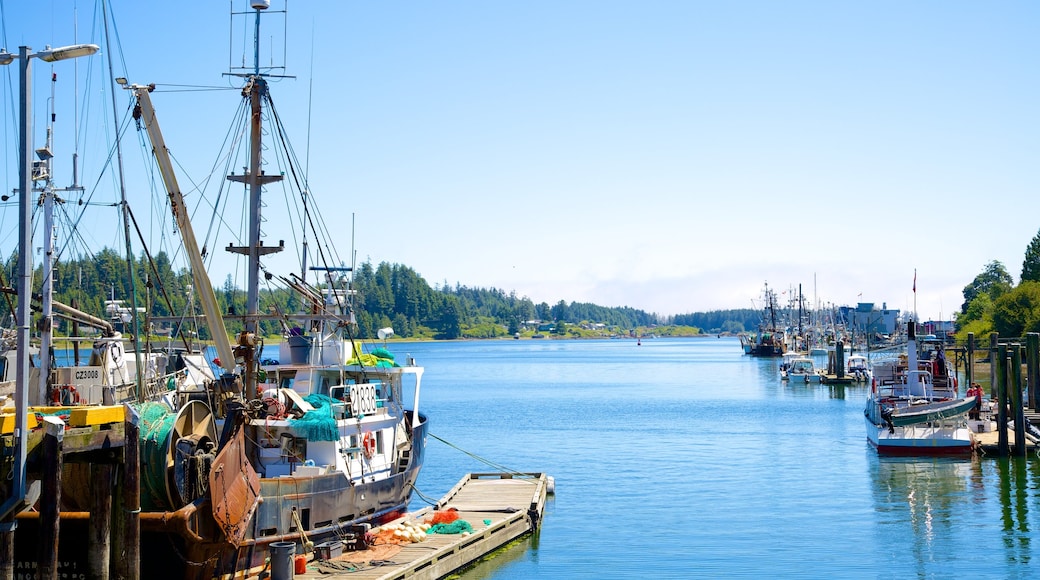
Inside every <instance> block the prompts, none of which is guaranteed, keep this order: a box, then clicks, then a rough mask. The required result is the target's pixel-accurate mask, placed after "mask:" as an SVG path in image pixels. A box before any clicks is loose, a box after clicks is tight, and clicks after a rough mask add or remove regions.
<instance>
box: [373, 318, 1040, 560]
mask: <svg viewBox="0 0 1040 580" xmlns="http://www.w3.org/2000/svg"><path fill="white" fill-rule="evenodd" d="M389 346H390V349H391V350H392V351H393V352H394V353H395V354H396V355H397V356H398V357H402V356H405V355H410V356H413V357H415V359H416V360H417V362H418V363H419V364H422V365H424V366H425V367H426V376H425V377H424V381H423V393H422V394H423V397H422V407H423V408H424V410H425V412H426V413H428V414H429V416H430V421H431V423H430V432H431V434H432V435H434V436H436V438H434V437H431V439H430V441H429V444H428V455H427V461H426V465H425V467H424V470H423V472H422V474H421V475H420V478H419V481H418V483H417V488H418V490H419V491H420V492H421V494H422V495H423V496H426V497H429V498H431V499H436V498H439V497H440V496H441V495H443V494H444V493H445V492H446V491H447V490H448V489H449V488H450V487H451V486H453V485H454V484H455V483H456V482H457V481H458V480H459V479H460V478H461V477H462V475H464V474H465V473H468V472H482V471H497V470H500V469H509V470H516V471H544V472H546V473H548V474H550V475H552V476H553V477H554V478H555V480H556V495H555V497H552V498H550V500H549V503H548V504H547V506H546V512H545V518H544V520H543V523H542V527H541V530H540V531H539V533H538V534H537V535H535V536H533V537H530V538H528V539H526V540H524V541H522V542H521V543H519V544H518V545H515V546H513V547H511V548H509V549H506V550H504V551H501V552H499V553H497V554H495V555H494V557H492V558H489V559H488V560H487V561H485V562H483V563H481V564H479V565H477V566H475V567H474V568H472V569H470V570H469V571H467V572H466V573H464V574H463V575H462V577H463V578H469V579H473V578H495V579H507V578H525V579H526V578H604V577H610V578H690V577H719V576H727V577H811V578H820V577H847V578H852V577H860V578H908V577H918V578H944V577H964V578H1015V577H1026V576H1029V575H1030V574H1029V572H1031V571H1035V570H1036V567H1037V564H1038V563H1034V562H1033V561H1032V560H1033V558H1034V556H1040V491H1038V490H1040V460H1038V459H1037V458H1035V457H1033V458H1031V459H1029V460H1025V461H1022V460H1018V461H1015V460H1012V461H1006V460H997V459H994V458H981V459H979V458H976V459H957V460H951V459H887V458H879V457H878V456H877V455H876V453H875V452H874V451H873V450H872V449H871V448H870V447H869V445H868V444H867V441H866V432H865V427H864V421H863V407H864V403H865V399H866V396H867V391H868V390H869V386H851V387H850V386H844V387H842V386H827V385H805V384H797V383H795V384H790V385H788V384H784V383H783V382H781V381H780V380H779V378H778V372H777V365H778V361H777V360H775V359H755V358H751V357H748V356H746V355H744V354H743V353H742V350H741V348H740V346H739V343H738V342H737V340H736V339H728V338H721V339H717V338H698V339H651V340H643V341H642V343H641V344H638V345H637V343H636V341H634V340H573V341H572V340H519V341H515V340H503V341H472V342H452V343H442V342H434V343H400V342H398V343H392V344H390V345H389ZM437 438H439V439H437ZM441 440H443V441H441ZM485 461H486V462H491V463H492V464H491V465H489V464H488V463H486V462H485ZM424 505H425V503H424V502H423V501H422V498H421V497H417V498H416V499H415V500H414V502H413V506H412V507H413V508H414V509H419V508H421V507H423V506H424ZM518 507H520V506H518ZM1034 541H1035V542H1037V545H1036V546H1034V545H1033V542H1034Z"/></svg>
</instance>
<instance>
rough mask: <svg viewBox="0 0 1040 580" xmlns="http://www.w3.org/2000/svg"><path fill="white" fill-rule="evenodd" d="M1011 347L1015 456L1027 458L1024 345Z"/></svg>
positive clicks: (1010, 383)
mask: <svg viewBox="0 0 1040 580" xmlns="http://www.w3.org/2000/svg"><path fill="white" fill-rule="evenodd" d="M1011 346H1012V348H1011V376H1010V377H1008V385H1009V386H1010V387H1011V388H1010V391H1011V396H1010V397H1009V398H1010V400H1011V416H1012V417H1014V421H1015V455H1016V456H1018V457H1025V456H1026V414H1025V409H1024V405H1023V403H1022V348H1021V346H1022V345H1020V344H1013V345H1011Z"/></svg>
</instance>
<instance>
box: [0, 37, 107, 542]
mask: <svg viewBox="0 0 1040 580" xmlns="http://www.w3.org/2000/svg"><path fill="white" fill-rule="evenodd" d="M30 50H32V49H31V48H30V47H28V46H22V47H19V48H18V54H17V55H14V54H11V53H9V52H7V49H0V65H7V64H11V63H12V62H14V59H15V58H17V59H18V60H19V82H20V88H21V107H20V109H19V118H18V121H19V126H20V129H21V131H20V133H19V137H20V139H21V142H20V143H19V146H18V183H19V194H20V195H19V197H18V240H19V242H18V243H19V247H18V248H19V249H18V288H17V291H18V312H17V317H18V328H17V348H18V359H17V366H16V373H15V395H14V403H15V422H14V431H15V433H14V434H15V437H14V442H15V451H14V474H13V475H14V481H13V486H12V488H11V496H10V497H9V498H6V499H5V500H4V503H3V505H2V506H0V531H10V530H14V526H15V520H14V518H13V517H11V518H10V522H8V521H7V520H8V516H9V515H12V514H17V513H18V512H19V511H21V510H22V509H23V507H24V506H23V505H22V504H23V500H25V497H26V481H25V456H26V449H25V443H26V435H27V431H28V429H27V426H28V421H27V414H28V411H29V409H28V392H29V319H30V310H29V305H30V302H31V296H32V270H33V265H32V200H31V199H30V197H31V196H32V190H33V187H32V159H31V157H30V152H31V151H32V82H31V81H32V59H33V58H39V59H40V60H43V61H45V62H56V61H59V60H65V59H69V58H77V57H80V56H89V55H92V54H94V53H96V52H97V51H98V50H99V48H98V46H97V45H96V44H75V45H72V46H63V47H60V48H53V49H52V48H51V47H49V46H47V47H45V48H44V49H43V50H41V51H40V52H36V53H31V52H29V51H30Z"/></svg>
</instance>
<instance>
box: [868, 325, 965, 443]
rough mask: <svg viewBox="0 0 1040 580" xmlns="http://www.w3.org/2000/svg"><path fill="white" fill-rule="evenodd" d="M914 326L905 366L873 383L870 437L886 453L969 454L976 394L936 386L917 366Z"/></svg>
mask: <svg viewBox="0 0 1040 580" xmlns="http://www.w3.org/2000/svg"><path fill="white" fill-rule="evenodd" d="M914 330H915V329H914V323H913V322H910V323H909V325H908V337H909V341H908V349H907V364H906V366H905V367H900V368H898V369H897V370H896V371H895V372H892V373H889V372H882V373H878V374H876V375H875V376H874V378H873V380H872V382H871V394H870V396H869V397H868V398H867V404H866V409H865V410H864V417H865V420H866V428H867V440H868V441H869V442H870V444H871V446H873V447H874V448H875V449H877V452H878V453H879V454H883V455H969V454H971V453H972V451H973V450H974V449H975V445H976V442H975V437H974V435H973V434H972V432H971V429H970V428H969V426H968V412H969V411H970V410H971V409H972V407H974V405H975V398H974V397H957V396H956V391H950V390H949V389H948V388H946V387H945V386H938V387H937V386H936V385H935V382H934V381H933V377H932V373H931V372H930V371H927V370H919V369H918V361H917V342H916V340H915V331H914Z"/></svg>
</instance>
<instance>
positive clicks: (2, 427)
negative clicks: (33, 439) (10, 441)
mask: <svg viewBox="0 0 1040 580" xmlns="http://www.w3.org/2000/svg"><path fill="white" fill-rule="evenodd" d="M14 422H15V414H14V413H3V414H0V435H11V434H13V433H14ZM25 424H26V427H27V428H29V429H35V428H36V426H37V425H39V424H40V423H39V421H37V420H36V413H27V414H26V416H25Z"/></svg>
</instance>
